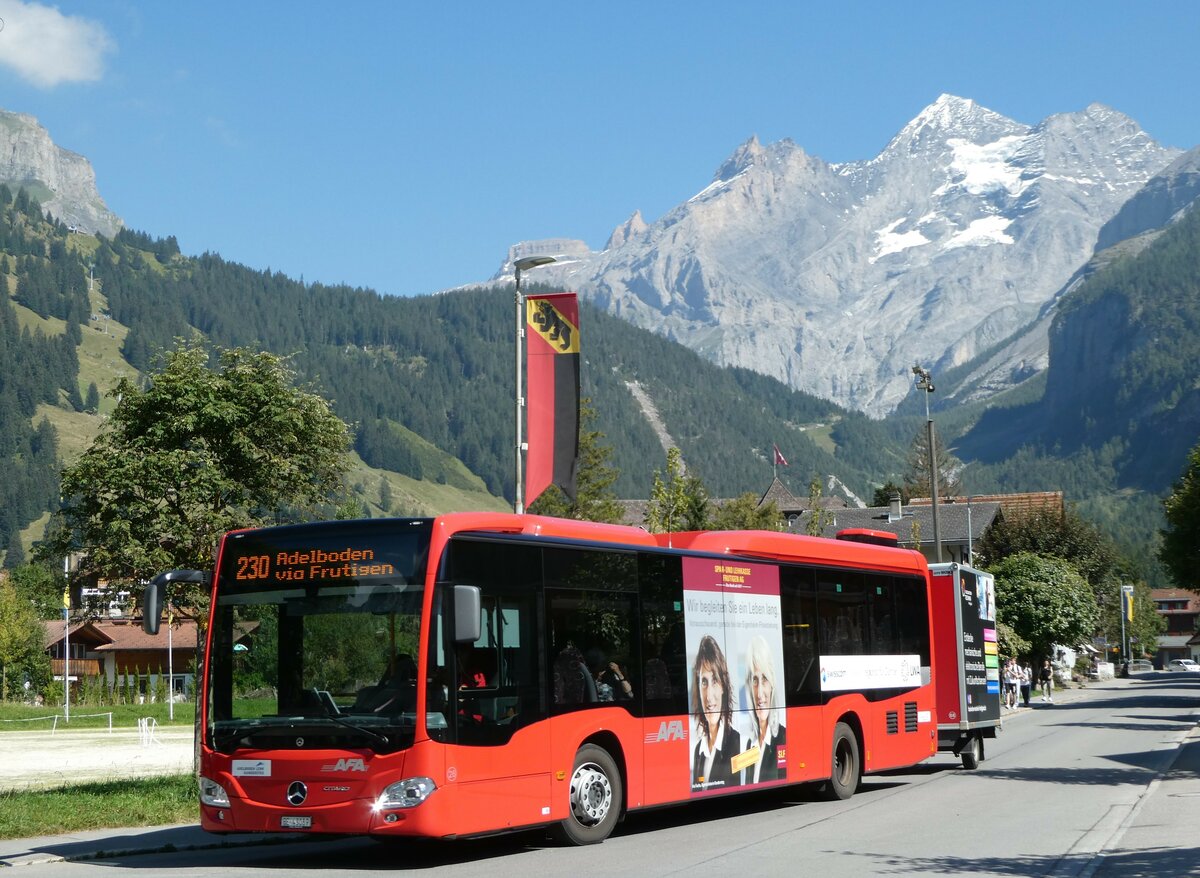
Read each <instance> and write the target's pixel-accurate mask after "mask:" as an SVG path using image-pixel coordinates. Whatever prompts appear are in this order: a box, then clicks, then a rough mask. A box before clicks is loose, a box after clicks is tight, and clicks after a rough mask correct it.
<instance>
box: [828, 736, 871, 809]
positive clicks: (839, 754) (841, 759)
mask: <svg viewBox="0 0 1200 878" xmlns="http://www.w3.org/2000/svg"><path fill="white" fill-rule="evenodd" d="M831 763H832V764H831V766H830V776H829V783H827V784H825V787H824V793H825V797H826V798H827V799H848V798H850V797H851V796H853V795H854V791H855V790H857V789H858V783H859V781H860V780H861V779H862V763H861V762H860V761H859V757H858V738H856V737H855V736H854V730H853V729H851V728H850V726H848V725H846V724H845V723H838V724H837V725H836V726H834V727H833V754H832V760H831Z"/></svg>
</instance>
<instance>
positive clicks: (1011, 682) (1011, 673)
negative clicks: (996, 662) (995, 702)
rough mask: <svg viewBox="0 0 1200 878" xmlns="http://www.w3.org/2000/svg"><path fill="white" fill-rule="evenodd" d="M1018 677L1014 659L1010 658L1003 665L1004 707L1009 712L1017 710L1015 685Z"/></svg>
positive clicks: (1018, 670) (1018, 672)
mask: <svg viewBox="0 0 1200 878" xmlns="http://www.w3.org/2000/svg"><path fill="white" fill-rule="evenodd" d="M1020 675H1021V672H1020V669H1019V668H1017V660H1016V659H1011V658H1010V659H1009V660H1008V661H1006V662H1005V663H1004V706H1005V707H1007V708H1008V709H1009V710H1016V709H1017V683H1018V681H1019V679H1020Z"/></svg>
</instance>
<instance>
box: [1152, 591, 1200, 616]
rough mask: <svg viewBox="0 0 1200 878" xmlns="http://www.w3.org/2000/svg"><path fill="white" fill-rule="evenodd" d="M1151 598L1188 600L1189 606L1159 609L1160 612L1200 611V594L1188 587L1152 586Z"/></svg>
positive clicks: (1157, 599)
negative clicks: (1176, 608) (1178, 608)
mask: <svg viewBox="0 0 1200 878" xmlns="http://www.w3.org/2000/svg"><path fill="white" fill-rule="evenodd" d="M1150 599H1151V600H1152V601H1155V602H1158V601H1187V606H1186V607H1185V608H1184V609H1182V610H1159V611H1158V612H1159V613H1162V614H1164V615H1166V614H1168V613H1171V614H1174V613H1179V614H1181V615H1182V614H1184V613H1200V594H1196V592H1194V591H1189V590H1188V589H1186V588H1152V589H1150Z"/></svg>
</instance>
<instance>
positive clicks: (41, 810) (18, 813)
mask: <svg viewBox="0 0 1200 878" xmlns="http://www.w3.org/2000/svg"><path fill="white" fill-rule="evenodd" d="M198 802H199V793H198V790H197V787H196V779H195V777H193V776H192V775H190V774H174V775H168V776H165V777H149V778H142V779H138V780H114V781H101V782H98V783H87V784H80V785H78V786H72V787H60V788H57V789H53V790H30V791H9V792H0V839H4V838H33V837H35V836H39V835H59V834H61V833H64V832H79V831H81V830H86V829H106V828H112V827H129V826H163V825H167V824H171V823H194V822H196V821H197V820H198V819H199V807H200V806H199V804H198Z"/></svg>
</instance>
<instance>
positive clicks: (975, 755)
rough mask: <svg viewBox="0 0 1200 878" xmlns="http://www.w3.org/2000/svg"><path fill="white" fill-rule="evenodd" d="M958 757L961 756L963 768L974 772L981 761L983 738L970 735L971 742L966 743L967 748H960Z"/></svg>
mask: <svg viewBox="0 0 1200 878" xmlns="http://www.w3.org/2000/svg"><path fill="white" fill-rule="evenodd" d="M959 755H960V756H962V764H963V768H965V769H967V770H968V771H974V770H975V769H976V768H978V767H979V763H980V762H982V761H983V738H981V737H980V736H979V735H972V736H971V740H970V741H968V742H967V746H965V747H963V748H962V750H961V751H960V753H959Z"/></svg>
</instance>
